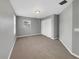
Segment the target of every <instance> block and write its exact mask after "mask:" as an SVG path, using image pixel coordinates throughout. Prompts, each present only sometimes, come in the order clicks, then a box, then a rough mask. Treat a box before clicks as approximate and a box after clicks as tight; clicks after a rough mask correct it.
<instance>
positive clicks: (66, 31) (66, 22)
mask: <svg viewBox="0 0 79 59" xmlns="http://www.w3.org/2000/svg"><path fill="white" fill-rule="evenodd" d="M59 39H60V41H61V42H62V43H63V44H64V45H65V47H66V48H67V49H68V50H70V51H72V5H70V6H68V7H67V8H66V9H65V10H64V11H63V12H62V13H61V14H60V30H59Z"/></svg>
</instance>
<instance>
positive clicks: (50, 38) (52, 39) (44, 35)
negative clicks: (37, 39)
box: [41, 34, 58, 40]
mask: <svg viewBox="0 0 79 59" xmlns="http://www.w3.org/2000/svg"><path fill="white" fill-rule="evenodd" d="M41 35H43V36H45V37H48V38H50V39H52V40H56V39H58V38H57V37H56V38H54V37H49V36H47V35H44V34H41Z"/></svg>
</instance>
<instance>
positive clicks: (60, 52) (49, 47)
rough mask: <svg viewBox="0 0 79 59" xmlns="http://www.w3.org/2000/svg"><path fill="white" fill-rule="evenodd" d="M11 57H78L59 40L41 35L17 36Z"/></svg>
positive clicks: (68, 58)
mask: <svg viewBox="0 0 79 59" xmlns="http://www.w3.org/2000/svg"><path fill="white" fill-rule="evenodd" d="M11 59H78V58H75V57H74V56H72V55H71V54H70V53H69V52H68V51H67V50H66V49H65V48H64V46H63V45H62V44H61V42H60V41H59V40H52V39H49V38H47V37H45V36H42V35H37V36H31V37H24V38H18V39H17V41H16V44H15V46H14V49H13V52H12V55H11Z"/></svg>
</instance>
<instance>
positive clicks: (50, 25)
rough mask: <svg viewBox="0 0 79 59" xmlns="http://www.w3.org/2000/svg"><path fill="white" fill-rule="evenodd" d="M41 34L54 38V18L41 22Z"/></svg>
mask: <svg viewBox="0 0 79 59" xmlns="http://www.w3.org/2000/svg"><path fill="white" fill-rule="evenodd" d="M41 33H42V34H43V35H45V36H47V37H50V38H52V39H53V38H54V16H50V17H47V18H45V19H42V20H41Z"/></svg>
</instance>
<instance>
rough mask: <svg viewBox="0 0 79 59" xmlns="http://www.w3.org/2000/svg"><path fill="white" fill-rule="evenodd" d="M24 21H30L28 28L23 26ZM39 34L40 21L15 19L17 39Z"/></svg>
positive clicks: (19, 17)
mask: <svg viewBox="0 0 79 59" xmlns="http://www.w3.org/2000/svg"><path fill="white" fill-rule="evenodd" d="M24 21H30V22H31V24H30V26H28V27H27V26H26V25H24ZM37 34H41V20H40V19H36V18H29V17H22V16H17V17H16V35H17V36H19V37H22V36H29V35H37Z"/></svg>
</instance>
